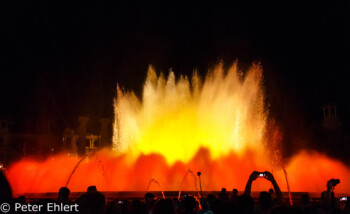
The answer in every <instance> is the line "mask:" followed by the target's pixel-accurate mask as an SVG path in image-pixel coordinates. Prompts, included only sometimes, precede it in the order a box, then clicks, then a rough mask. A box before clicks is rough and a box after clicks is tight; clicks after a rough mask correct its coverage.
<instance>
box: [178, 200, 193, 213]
mask: <svg viewBox="0 0 350 214" xmlns="http://www.w3.org/2000/svg"><path fill="white" fill-rule="evenodd" d="M182 203H183V208H184V209H183V210H182V211H181V214H195V213H196V212H195V211H194V208H195V207H196V199H194V197H192V196H187V197H185V198H184V200H183V201H182Z"/></svg>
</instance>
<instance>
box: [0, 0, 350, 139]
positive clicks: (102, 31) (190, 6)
mask: <svg viewBox="0 0 350 214" xmlns="http://www.w3.org/2000/svg"><path fill="white" fill-rule="evenodd" d="M349 9H350V8H349V4H348V2H347V1H307V2H306V1H305V2H304V1H300V2H297V1H288V2H286V1H268V0H267V1H262V0H261V1H230V2H229V3H218V2H216V1H211V2H205V1H198V2H181V1H170V2H168V1H160V2H156V1H142V2H141V3H125V2H120V1H114V2H108V3H106V2H102V1H67V2H62V1H44V0H37V1H28V0H26V1H24V0H23V1H19V0H11V1H1V3H0V20H1V21H0V22H1V34H0V41H1V43H0V72H1V73H0V100H1V102H0V103H1V107H0V117H2V118H9V119H11V120H13V121H14V123H15V127H16V129H18V130H21V131H28V132H29V131H34V132H40V127H41V125H40V124H45V121H47V120H50V121H52V123H53V124H54V126H55V127H56V131H57V133H62V130H63V129H64V128H66V127H74V126H75V124H76V120H77V116H78V115H81V114H87V115H90V116H91V117H92V118H99V117H102V116H107V117H112V116H113V110H112V99H113V97H114V96H115V88H116V84H117V83H119V84H121V85H122V86H124V87H125V88H126V89H130V90H135V91H136V93H137V94H141V89H142V83H143V82H144V79H145V77H146V71H147V67H148V65H149V64H153V65H154V66H155V67H156V69H157V70H158V71H163V72H167V71H168V69H169V68H172V69H173V70H174V71H175V73H176V74H177V75H179V74H191V73H192V71H193V69H194V68H198V69H199V72H200V73H202V74H205V73H206V71H207V69H208V67H211V66H213V65H214V64H215V63H217V62H218V61H219V60H223V61H224V63H226V64H231V63H232V62H233V61H234V60H235V59H238V60H239V62H240V63H241V65H242V66H244V65H249V64H250V63H252V62H254V61H261V63H262V65H263V67H264V78H265V79H264V81H265V85H266V92H267V102H268V104H269V105H270V113H271V116H272V117H274V118H276V119H277V120H278V121H280V123H281V124H282V125H283V126H284V127H285V128H286V129H289V130H290V131H291V132H292V131H294V132H298V130H299V129H301V128H303V127H307V126H308V125H310V124H312V123H318V122H319V121H320V119H321V111H320V107H321V105H322V104H324V103H327V102H335V103H337V104H338V108H339V114H340V116H341V118H342V121H343V123H344V124H345V127H346V126H349V124H350V101H349V92H350V86H349V77H348V75H347V74H348V73H349V71H350V70H349V69H350V66H349V59H350V58H349V56H350V52H349V50H350V49H349V48H350V43H349V38H350V37H349V36H350V35H349V33H350V32H349V27H350V26H349V24H350V22H349V12H348V11H349Z"/></svg>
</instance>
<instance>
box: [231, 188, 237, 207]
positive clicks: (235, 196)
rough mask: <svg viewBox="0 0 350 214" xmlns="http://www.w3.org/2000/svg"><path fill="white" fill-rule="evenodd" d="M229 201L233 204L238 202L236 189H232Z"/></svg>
mask: <svg viewBox="0 0 350 214" xmlns="http://www.w3.org/2000/svg"><path fill="white" fill-rule="evenodd" d="M231 203H232V204H234V205H236V204H237V203H238V190H237V189H233V190H232V196H231Z"/></svg>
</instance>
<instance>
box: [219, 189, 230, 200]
mask: <svg viewBox="0 0 350 214" xmlns="http://www.w3.org/2000/svg"><path fill="white" fill-rule="evenodd" d="M219 199H220V200H221V201H224V202H227V201H228V193H227V191H226V188H222V189H221V192H220V194H219Z"/></svg>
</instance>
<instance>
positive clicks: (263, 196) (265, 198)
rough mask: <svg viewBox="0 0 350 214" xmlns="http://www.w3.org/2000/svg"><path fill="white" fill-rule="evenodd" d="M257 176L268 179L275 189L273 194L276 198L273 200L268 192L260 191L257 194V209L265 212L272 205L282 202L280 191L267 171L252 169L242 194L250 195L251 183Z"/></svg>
mask: <svg viewBox="0 0 350 214" xmlns="http://www.w3.org/2000/svg"><path fill="white" fill-rule="evenodd" d="M257 178H265V179H266V180H268V181H270V182H271V184H272V186H273V188H274V190H275V194H276V198H275V199H274V200H272V197H271V195H270V194H269V193H268V192H261V193H260V196H259V205H260V207H259V208H258V209H260V210H261V211H263V212H266V211H267V210H268V209H270V208H271V207H272V206H274V205H276V204H280V203H282V202H283V196H282V192H281V190H280V188H279V186H278V184H277V182H276V180H275V178H274V177H273V175H272V174H271V173H270V172H268V171H265V172H257V171H254V172H252V174H251V175H250V176H249V180H248V182H247V185H246V187H245V190H244V195H247V196H250V195H251V188H252V183H253V181H255V180H256V179H257Z"/></svg>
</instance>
